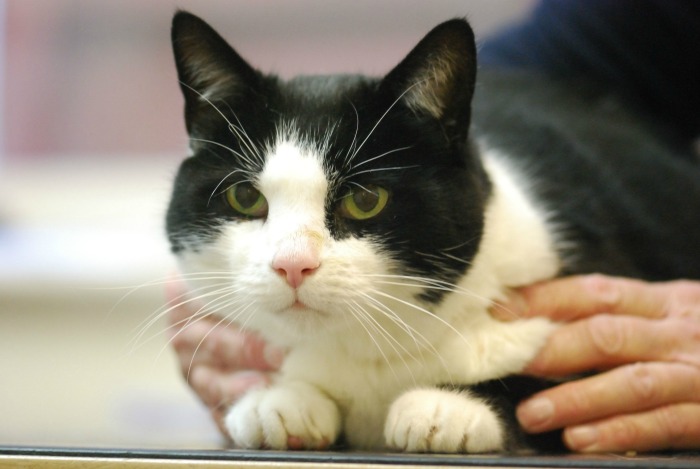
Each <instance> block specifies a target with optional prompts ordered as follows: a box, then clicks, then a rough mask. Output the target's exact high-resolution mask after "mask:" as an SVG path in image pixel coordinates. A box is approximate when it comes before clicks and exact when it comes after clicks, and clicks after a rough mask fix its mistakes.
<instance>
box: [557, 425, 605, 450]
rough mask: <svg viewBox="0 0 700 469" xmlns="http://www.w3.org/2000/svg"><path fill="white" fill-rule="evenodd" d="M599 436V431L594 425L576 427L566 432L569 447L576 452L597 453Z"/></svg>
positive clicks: (565, 436)
mask: <svg viewBox="0 0 700 469" xmlns="http://www.w3.org/2000/svg"><path fill="white" fill-rule="evenodd" d="M598 436H599V432H598V429H597V428H596V427H594V426H592V425H587V426H582V427H574V428H570V429H568V430H566V431H565V432H564V438H565V440H566V444H567V446H568V447H569V448H571V449H573V450H576V451H595V450H596V448H597V443H598Z"/></svg>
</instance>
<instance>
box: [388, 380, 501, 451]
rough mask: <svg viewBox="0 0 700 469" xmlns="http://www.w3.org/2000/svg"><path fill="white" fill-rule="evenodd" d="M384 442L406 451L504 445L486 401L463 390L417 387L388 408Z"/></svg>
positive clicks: (490, 448)
mask: <svg viewBox="0 0 700 469" xmlns="http://www.w3.org/2000/svg"><path fill="white" fill-rule="evenodd" d="M384 437H385V439H386V443H387V446H388V447H389V448H392V449H396V450H400V451H408V452H431V453H486V452H493V451H500V450H502V449H503V430H502V428H501V422H500V421H499V419H498V417H497V416H496V414H495V413H494V411H493V410H491V409H490V408H489V407H488V405H486V403H484V402H483V401H480V400H478V399H476V398H473V397H471V396H469V394H468V393H466V392H457V391H445V390H439V389H417V390H413V391H408V392H407V393H405V394H403V395H401V396H400V397H399V398H398V399H397V400H396V401H394V403H393V404H392V406H391V408H390V409H389V414H388V416H387V420H386V425H385V427H384Z"/></svg>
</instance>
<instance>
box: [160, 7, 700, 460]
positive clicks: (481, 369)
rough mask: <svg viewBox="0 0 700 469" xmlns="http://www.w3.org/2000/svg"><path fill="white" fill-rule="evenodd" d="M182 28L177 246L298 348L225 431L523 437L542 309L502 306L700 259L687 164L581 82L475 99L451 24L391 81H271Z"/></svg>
mask: <svg viewBox="0 0 700 469" xmlns="http://www.w3.org/2000/svg"><path fill="white" fill-rule="evenodd" d="M173 45H174V48H175V56H176V62H177V65H178V71H179V75H180V80H181V83H182V89H183V92H184V94H185V98H186V119H187V127H188V131H189V133H190V136H191V139H192V140H191V142H192V147H193V151H194V154H195V156H194V157H193V158H190V159H188V160H187V161H186V162H185V163H183V165H182V167H181V169H180V173H179V175H178V179H177V181H176V185H175V191H174V193H173V199H172V202H171V206H170V209H169V213H168V231H169V235H170V239H171V242H172V245H173V250H174V251H175V253H176V254H177V255H178V257H179V260H180V264H181V267H182V270H183V272H184V274H185V278H187V279H188V280H189V281H190V283H191V285H192V288H193V291H194V292H195V293H197V294H198V295H199V297H200V300H201V301H202V302H203V304H204V306H203V309H202V310H201V312H202V313H203V314H208V313H210V312H216V313H217V314H219V315H221V316H222V317H224V318H225V319H224V320H225V321H232V322H236V323H238V324H239V325H241V326H242V327H244V328H246V329H249V330H253V331H256V332H258V333H260V334H261V335H262V336H263V337H264V338H265V339H267V340H268V341H270V342H271V343H274V344H276V345H278V346H282V347H287V348H288V350H289V353H288V356H287V358H286V360H285V362H284V364H283V366H282V369H281V370H280V372H279V373H278V375H277V376H276V377H275V379H274V383H273V384H272V385H271V386H270V387H267V388H264V389H259V390H254V391H251V392H250V393H249V394H247V395H246V396H245V397H244V398H243V399H241V400H240V401H239V402H238V403H236V404H235V405H234V406H233V408H232V409H231V411H230V412H229V414H228V416H227V418H226V427H227V429H228V431H229V433H230V435H231V437H232V438H233V440H234V442H235V443H236V444H237V445H240V446H243V447H252V448H257V447H271V448H287V447H306V448H322V447H326V446H327V445H329V444H332V443H334V442H335V441H337V439H338V438H339V437H340V436H341V435H342V436H343V437H344V440H345V442H347V443H348V444H349V445H350V446H352V447H359V448H374V449H377V448H383V447H387V446H388V447H390V448H394V449H400V450H406V451H437V452H483V451H499V450H513V449H518V448H521V447H522V445H523V443H524V440H523V436H522V434H521V433H520V432H519V431H518V429H517V426H516V425H514V424H513V419H512V415H511V413H512V403H513V402H514V400H515V399H517V398H522V397H523V396H524V395H526V394H527V389H525V388H522V386H523V383H525V380H520V381H518V380H514V381H512V383H513V386H516V385H517V386H518V389H508V386H507V385H508V383H509V381H508V379H507V377H508V376H511V375H514V374H517V373H518V372H520V371H521V370H522V369H523V367H524V366H525V364H526V363H527V362H528V361H529V360H531V359H532V358H533V356H534V354H535V353H536V352H537V350H538V349H539V347H540V346H541V345H542V344H543V343H544V341H545V340H546V337H547V336H548V334H549V333H550V332H551V331H552V330H553V329H554V327H555V326H554V325H552V324H550V323H549V322H547V321H546V320H544V319H534V320H528V321H522V320H521V321H514V322H509V323H502V322H499V321H496V320H494V319H492V318H491V316H490V315H489V314H488V312H487V309H488V307H489V306H490V305H491V302H492V301H493V300H497V299H499V298H502V297H503V295H504V294H505V293H506V292H507V290H508V289H509V288H512V287H517V286H521V285H527V284H530V283H533V282H536V281H539V280H543V279H547V278H551V277H554V276H556V275H560V274H563V273H582V272H596V271H597V272H605V273H611V274H620V275H634V276H637V277H643V278H650V279H662V278H675V277H700V252H698V242H697V240H698V239H700V228H699V227H697V226H695V224H694V223H693V221H692V220H690V219H689V218H690V214H693V213H700V183H698V181H700V171H699V170H698V168H697V167H695V166H692V165H691V164H690V163H687V162H684V161H683V160H682V159H681V158H677V157H676V155H674V154H672V152H671V150H669V146H668V145H666V144H664V142H663V141H662V140H660V139H657V138H656V137H654V135H653V134H652V132H651V130H649V129H647V128H646V127H644V125H645V124H643V123H641V122H637V120H636V119H633V118H631V117H630V116H629V115H627V114H625V112H624V111H623V110H620V109H617V108H616V107H615V106H613V105H610V104H609V103H607V102H606V101H605V100H604V99H603V98H604V97H603V95H598V94H597V93H595V92H593V91H590V92H588V91H587V93H588V94H587V95H586V96H576V94H577V93H579V91H581V92H583V91H584V88H581V89H580V90H579V89H567V88H566V87H557V86H554V85H552V84H547V83H542V82H541V81H538V79H537V78H533V77H529V76H520V75H517V74H515V75H511V74H496V75H489V76H488V77H487V78H485V79H484V80H482V81H481V82H480V83H478V84H477V85H476V86H477V93H476V98H475V104H474V110H473V111H470V110H471V109H472V108H471V105H470V102H471V99H472V91H473V89H474V86H475V81H474V75H475V71H476V65H475V59H476V54H475V50H474V40H473V35H472V33H471V30H470V28H469V27H468V25H467V24H466V23H465V22H463V21H459V20H455V21H452V22H448V23H445V24H443V25H441V26H439V27H437V28H436V29H435V30H433V31H432V32H431V33H430V34H429V35H428V36H426V38H425V39H424V40H423V41H422V42H421V43H420V44H419V45H418V46H417V47H416V48H415V49H414V50H413V51H412V52H411V54H409V56H408V57H407V58H406V59H405V60H404V61H403V62H402V63H401V64H399V65H398V66H397V67H396V68H395V69H394V70H393V71H392V72H391V73H390V74H389V75H387V76H386V77H385V78H383V79H371V78H365V77H360V76H342V77H301V78H298V79H294V80H291V81H289V82H286V83H285V82H281V81H279V80H277V79H276V78H274V77H268V76H264V75H262V74H259V73H258V72H256V71H254V70H253V69H252V68H250V67H249V66H248V65H247V64H246V63H245V62H244V61H243V60H242V59H241V58H240V57H239V56H238V55H237V54H236V53H235V52H234V51H233V50H232V49H230V48H229V46H227V45H226V44H225V42H224V41H223V40H222V39H221V38H220V37H219V36H218V35H216V33H214V32H213V31H212V30H211V29H210V28H209V27H208V26H206V25H205V24H204V23H203V22H201V20H199V19H197V18H196V17H193V16H191V15H189V14H186V13H179V14H178V15H177V16H176V18H175V20H174V23H173ZM528 87H530V89H528ZM596 100H598V101H596ZM593 102H599V103H600V104H599V105H597V107H593V109H590V107H589V106H590V105H591V103H593ZM577 105H578V106H583V107H586V108H587V109H583V110H582V111H583V112H582V115H580V116H578V115H577V114H576V113H575V112H574V113H572V112H571V111H572V107H575V106H577ZM591 112H595V118H594V119H591V118H590V113H591ZM472 117H473V118H472ZM470 120H471V124H472V131H471V133H469V135H468V132H469V129H470ZM610 122H611V123H613V125H612V127H611V126H610V125H607V124H606V123H610ZM608 156H609V159H608ZM660 177H668V178H669V179H672V180H673V183H671V184H669V186H668V187H659V184H658V178H660ZM654 181H656V182H657V184H656V185H655V186H653V187H650V184H651V183H652V182H654ZM671 221H672V222H673V223H674V225H673V226H675V227H676V228H677V229H675V230H673V229H669V228H668V226H669V225H670V223H671ZM678 227H680V229H679V228H678ZM659 244H662V245H663V246H661V247H659V246H658V245H659ZM657 247H658V248H659V249H657ZM494 380H495V381H494ZM479 383H481V384H479ZM493 383H504V384H505V385H504V386H502V387H503V389H500V390H497V391H494V389H496V388H498V386H499V385H498V384H495V385H494V384H493ZM474 385H476V386H474ZM528 385H529V384H528ZM492 392H497V394H498V395H496V394H493V395H492V396H489V393H492ZM508 394H510V395H511V396H512V399H510V400H509V399H507V397H508ZM504 397H505V398H506V399H505V401H506V404H503V403H502V401H503V398H504Z"/></svg>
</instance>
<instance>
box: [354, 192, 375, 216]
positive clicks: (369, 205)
mask: <svg viewBox="0 0 700 469" xmlns="http://www.w3.org/2000/svg"><path fill="white" fill-rule="evenodd" d="M352 200H353V202H355V206H357V208H358V209H360V210H362V211H363V212H370V211H372V209H374V208H375V207H376V206H377V204H378V203H379V193H378V192H377V191H372V190H361V191H357V192H355V193H353V195H352Z"/></svg>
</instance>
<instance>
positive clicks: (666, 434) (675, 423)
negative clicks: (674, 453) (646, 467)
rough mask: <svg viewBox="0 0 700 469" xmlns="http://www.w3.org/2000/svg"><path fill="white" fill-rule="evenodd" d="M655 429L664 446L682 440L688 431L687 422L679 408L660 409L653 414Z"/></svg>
mask: <svg viewBox="0 0 700 469" xmlns="http://www.w3.org/2000/svg"><path fill="white" fill-rule="evenodd" d="M654 417H655V424H656V425H655V427H656V428H658V430H657V431H658V434H659V435H660V437H661V438H663V439H664V443H665V444H666V445H671V444H673V442H675V441H676V440H678V439H679V438H683V437H684V436H685V435H686V434H687V432H688V431H689V421H688V419H687V418H686V416H685V415H683V414H682V412H681V407H679V406H666V407H661V408H659V409H657V410H656V412H654Z"/></svg>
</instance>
